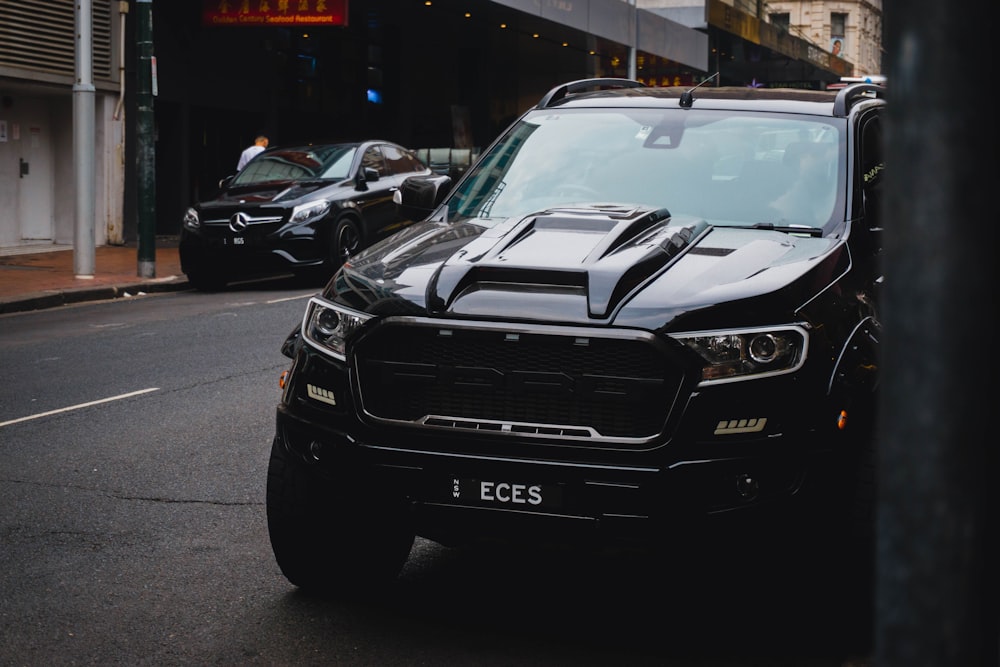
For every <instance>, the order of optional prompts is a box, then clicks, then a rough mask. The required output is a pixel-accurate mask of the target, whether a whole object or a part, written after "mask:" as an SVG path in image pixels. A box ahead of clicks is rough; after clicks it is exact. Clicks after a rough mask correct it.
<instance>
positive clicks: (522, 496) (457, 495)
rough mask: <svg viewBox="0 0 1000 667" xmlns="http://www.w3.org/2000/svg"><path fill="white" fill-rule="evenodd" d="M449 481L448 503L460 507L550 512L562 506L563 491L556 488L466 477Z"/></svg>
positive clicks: (554, 486)
mask: <svg viewBox="0 0 1000 667" xmlns="http://www.w3.org/2000/svg"><path fill="white" fill-rule="evenodd" d="M450 481H451V499H452V500H453V501H455V502H461V503H462V504H470V505H479V506H485V507H495V508H498V509H517V510H553V509H558V508H560V507H562V504H563V489H562V487H561V486H559V485H556V484H533V483H530V482H519V481H517V482H515V481H506V480H486V479H472V478H469V477H452V478H451V480H450Z"/></svg>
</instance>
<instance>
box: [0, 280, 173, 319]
mask: <svg viewBox="0 0 1000 667" xmlns="http://www.w3.org/2000/svg"><path fill="white" fill-rule="evenodd" d="M190 288H191V286H190V284H189V283H188V280H187V277H186V276H171V277H170V278H169V279H165V280H163V281H160V282H156V281H150V282H137V283H128V284H120V285H101V286H95V287H79V288H73V289H65V290H59V291H45V292H35V293H33V294H24V295H19V296H17V297H12V298H10V299H6V300H0V315H3V314H7V313H21V312H27V311H31V310H44V309H46V308H55V307H58V306H66V305H70V304H74V303H83V302H86V301H110V300H113V299H121V298H130V297H134V296H138V295H139V294H140V293H144V294H154V293H158V292H177V291H181V290H185V289H190Z"/></svg>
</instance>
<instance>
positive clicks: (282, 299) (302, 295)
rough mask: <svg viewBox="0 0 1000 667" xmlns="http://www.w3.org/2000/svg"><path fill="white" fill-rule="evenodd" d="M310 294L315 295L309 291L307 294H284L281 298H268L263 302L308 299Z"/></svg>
mask: <svg viewBox="0 0 1000 667" xmlns="http://www.w3.org/2000/svg"><path fill="white" fill-rule="evenodd" d="M311 296H315V293H314V292H310V293H309V294H300V295H298V296H286V297H283V298H281V299H270V300H269V301H265V302H264V303H281V302H282V301H295V300H297V299H308V298H309V297H311Z"/></svg>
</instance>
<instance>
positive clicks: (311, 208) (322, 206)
mask: <svg viewBox="0 0 1000 667" xmlns="http://www.w3.org/2000/svg"><path fill="white" fill-rule="evenodd" d="M329 210H330V202H328V201H327V200H325V199H320V200H317V201H311V202H309V203H308V204H299V205H298V206H296V207H295V208H293V209H292V215H291V217H290V218H289V219H288V221H289V222H291V223H293V224H297V225H298V224H303V223H306V222H312V221H313V220H317V219H319V218H322V217H323V216H324V215H326V213H327V211H329Z"/></svg>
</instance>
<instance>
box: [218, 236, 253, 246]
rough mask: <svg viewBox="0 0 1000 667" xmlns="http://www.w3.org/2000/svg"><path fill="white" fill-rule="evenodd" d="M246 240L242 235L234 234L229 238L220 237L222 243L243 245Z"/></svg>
mask: <svg viewBox="0 0 1000 667" xmlns="http://www.w3.org/2000/svg"><path fill="white" fill-rule="evenodd" d="M246 242H247V240H246V238H245V237H243V236H234V237H233V238H231V239H222V243H223V244H228V245H245V244H246Z"/></svg>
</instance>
